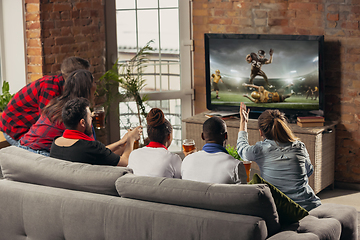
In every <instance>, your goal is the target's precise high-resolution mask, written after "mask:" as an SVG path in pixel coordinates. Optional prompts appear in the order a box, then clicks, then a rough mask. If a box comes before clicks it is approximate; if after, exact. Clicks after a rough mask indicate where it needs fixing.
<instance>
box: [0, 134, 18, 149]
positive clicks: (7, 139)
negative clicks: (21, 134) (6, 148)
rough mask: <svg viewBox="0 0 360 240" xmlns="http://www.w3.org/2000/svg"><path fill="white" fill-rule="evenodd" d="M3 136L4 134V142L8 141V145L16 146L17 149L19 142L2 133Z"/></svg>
mask: <svg viewBox="0 0 360 240" xmlns="http://www.w3.org/2000/svg"><path fill="white" fill-rule="evenodd" d="M3 134H4V138H5V139H6V141H8V143H10V145H13V146H17V147H18V146H19V145H20V141H19V140H15V139H13V138H12V137H10V136H9V135H7V134H6V133H3Z"/></svg>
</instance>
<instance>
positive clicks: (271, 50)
mask: <svg viewBox="0 0 360 240" xmlns="http://www.w3.org/2000/svg"><path fill="white" fill-rule="evenodd" d="M269 54H270V56H272V55H273V54H274V50H273V49H272V48H271V49H270V52H269Z"/></svg>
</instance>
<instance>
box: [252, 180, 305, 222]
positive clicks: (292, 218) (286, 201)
mask: <svg viewBox="0 0 360 240" xmlns="http://www.w3.org/2000/svg"><path fill="white" fill-rule="evenodd" d="M259 183H260V184H266V185H268V186H269V188H270V190H271V194H272V196H273V198H274V200H275V205H276V208H277V212H278V214H279V218H280V224H291V223H294V222H297V221H299V220H300V219H302V218H304V217H305V216H307V215H309V213H308V211H307V210H306V209H305V208H303V207H301V206H300V205H299V204H297V203H296V202H294V201H293V200H292V199H290V198H289V197H288V196H286V195H285V194H284V193H283V192H281V191H280V190H279V189H277V188H276V187H275V186H274V185H272V184H271V183H269V182H267V181H265V180H264V179H263V178H262V177H260V176H259V175H258V174H256V173H255V174H254V176H253V179H252V180H251V181H250V184H259Z"/></svg>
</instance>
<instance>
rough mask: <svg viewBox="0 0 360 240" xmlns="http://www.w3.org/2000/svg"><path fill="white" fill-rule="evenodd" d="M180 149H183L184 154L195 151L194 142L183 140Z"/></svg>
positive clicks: (192, 140)
mask: <svg viewBox="0 0 360 240" xmlns="http://www.w3.org/2000/svg"><path fill="white" fill-rule="evenodd" d="M182 147H183V149H184V152H187V153H188V152H191V151H192V150H194V149H195V141H194V139H185V140H183V144H182Z"/></svg>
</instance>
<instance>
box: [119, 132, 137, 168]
mask: <svg viewBox="0 0 360 240" xmlns="http://www.w3.org/2000/svg"><path fill="white" fill-rule="evenodd" d="M141 134H142V126H138V127H136V128H135V129H134V130H132V131H130V132H128V136H127V140H126V144H125V148H124V151H123V152H122V154H121V156H120V161H119V163H118V166H122V167H126V166H127V165H128V163H129V156H130V153H131V152H132V150H134V142H135V140H139V139H140V136H141Z"/></svg>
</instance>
